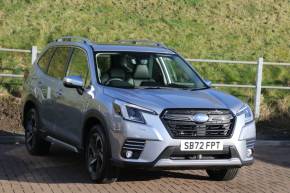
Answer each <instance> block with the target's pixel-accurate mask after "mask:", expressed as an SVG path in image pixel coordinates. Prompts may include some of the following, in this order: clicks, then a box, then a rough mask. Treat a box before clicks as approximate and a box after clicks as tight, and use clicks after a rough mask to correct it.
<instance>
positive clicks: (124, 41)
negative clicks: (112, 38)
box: [116, 39, 167, 48]
mask: <svg viewBox="0 0 290 193" xmlns="http://www.w3.org/2000/svg"><path fill="white" fill-rule="evenodd" d="M116 42H117V43H119V44H136V45H137V44H149V45H153V46H157V47H162V48H167V47H166V46H165V45H164V44H163V43H159V42H155V41H151V40H147V39H143V40H118V41H116Z"/></svg>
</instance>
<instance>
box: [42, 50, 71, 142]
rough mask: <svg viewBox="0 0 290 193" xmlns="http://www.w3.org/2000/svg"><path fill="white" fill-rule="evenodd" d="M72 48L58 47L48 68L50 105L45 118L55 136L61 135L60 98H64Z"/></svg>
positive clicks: (46, 109) (47, 83) (47, 82)
mask: <svg viewBox="0 0 290 193" xmlns="http://www.w3.org/2000/svg"><path fill="white" fill-rule="evenodd" d="M70 52H71V48H69V47H56V49H55V52H54V55H53V57H52V59H51V61H50V64H49V66H48V71H47V74H48V78H47V79H46V83H45V84H46V85H47V86H48V92H49V97H48V98H49V103H48V104H47V105H46V108H45V114H46V115H45V116H46V117H47V120H48V125H49V128H48V130H49V131H50V133H51V134H52V135H53V136H56V137H57V136H58V135H59V127H60V125H59V122H58V120H60V119H62V118H63V116H64V115H63V114H62V113H61V112H62V107H61V106H59V105H58V104H57V101H58V99H59V98H61V97H62V91H61V89H62V82H63V81H62V80H63V78H64V75H65V71H66V68H67V63H68V59H69V55H70Z"/></svg>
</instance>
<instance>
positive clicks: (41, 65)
mask: <svg viewBox="0 0 290 193" xmlns="http://www.w3.org/2000/svg"><path fill="white" fill-rule="evenodd" d="M53 51H54V48H49V49H48V50H47V51H46V52H45V53H44V54H43V55H42V56H41V58H40V59H39V60H38V66H39V68H40V69H41V70H42V71H43V72H45V73H46V71H47V66H48V63H49V61H50V59H51V56H52V54H53Z"/></svg>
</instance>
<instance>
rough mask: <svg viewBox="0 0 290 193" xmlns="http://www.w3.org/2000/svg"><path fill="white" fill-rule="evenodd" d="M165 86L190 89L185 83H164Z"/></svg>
mask: <svg viewBox="0 0 290 193" xmlns="http://www.w3.org/2000/svg"><path fill="white" fill-rule="evenodd" d="M166 86H167V87H171V88H183V89H191V87H188V86H186V85H180V84H176V83H169V84H167V85H166Z"/></svg>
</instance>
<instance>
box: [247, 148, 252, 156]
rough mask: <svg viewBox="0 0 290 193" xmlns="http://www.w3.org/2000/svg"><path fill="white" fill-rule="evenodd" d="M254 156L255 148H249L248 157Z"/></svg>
mask: <svg viewBox="0 0 290 193" xmlns="http://www.w3.org/2000/svg"><path fill="white" fill-rule="evenodd" d="M252 156H253V150H252V149H247V157H252Z"/></svg>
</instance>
